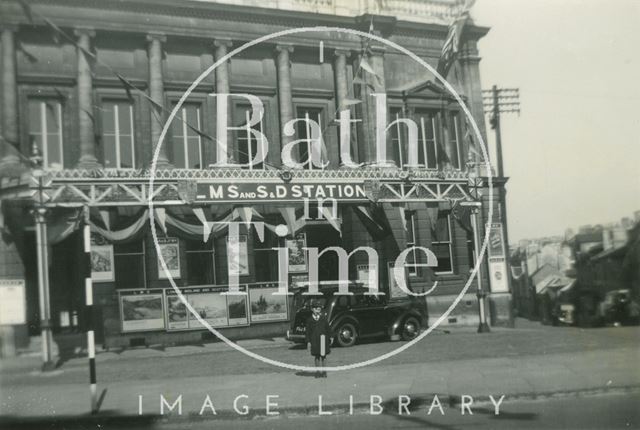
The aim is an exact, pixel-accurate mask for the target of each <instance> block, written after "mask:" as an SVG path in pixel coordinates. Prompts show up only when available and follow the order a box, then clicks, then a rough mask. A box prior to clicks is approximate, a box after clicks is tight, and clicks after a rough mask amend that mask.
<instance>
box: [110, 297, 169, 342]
mask: <svg viewBox="0 0 640 430" xmlns="http://www.w3.org/2000/svg"><path fill="white" fill-rule="evenodd" d="M118 299H119V302H120V319H121V323H122V331H123V332H125V333H126V332H132V331H148V330H162V329H164V328H165V319H164V300H163V299H164V294H163V291H162V290H147V289H141V290H120V291H118Z"/></svg>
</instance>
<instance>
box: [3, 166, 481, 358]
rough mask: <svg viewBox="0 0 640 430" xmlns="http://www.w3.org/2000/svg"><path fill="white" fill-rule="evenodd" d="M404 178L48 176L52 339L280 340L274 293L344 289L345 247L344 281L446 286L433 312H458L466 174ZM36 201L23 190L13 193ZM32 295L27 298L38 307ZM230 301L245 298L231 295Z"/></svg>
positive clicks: (16, 211) (357, 174)
mask: <svg viewBox="0 0 640 430" xmlns="http://www.w3.org/2000/svg"><path fill="white" fill-rule="evenodd" d="M407 173H408V172H407V171H401V170H398V169H358V170H347V171H341V170H331V171H275V170H274V171H263V170H260V171H250V170H245V169H228V170H223V169H220V170H207V171H198V172H193V173H188V172H185V171H177V170H173V171H158V172H157V176H156V178H155V179H154V181H153V186H152V185H151V184H150V180H149V176H148V172H146V171H139V172H130V173H128V174H125V173H124V172H118V174H117V175H115V174H114V175H113V176H109V174H108V172H107V173H105V174H104V175H103V176H101V177H99V178H91V177H81V176H80V175H79V174H78V172H77V171H76V172H75V173H74V172H73V171H60V172H50V173H49V176H48V177H47V184H48V189H47V190H46V191H42V192H46V194H47V201H46V203H45V207H46V208H47V224H48V234H47V238H48V241H49V245H50V260H51V261H50V264H49V268H50V270H49V272H50V274H51V277H50V282H51V315H52V325H53V327H54V333H55V332H56V331H58V332H60V331H78V332H81V331H84V328H85V327H86V325H87V324H92V325H93V327H94V328H95V330H96V338H97V341H98V342H100V343H102V344H103V345H104V346H105V347H107V348H119V347H129V346H136V345H153V344H164V345H168V344H183V343H201V342H203V341H207V340H213V339H215V338H216V336H215V335H214V334H213V333H211V332H210V331H209V330H208V329H206V328H205V327H204V326H203V325H202V323H201V321H200V319H201V320H205V321H206V322H207V323H208V324H209V325H210V326H211V327H213V328H215V329H216V330H219V332H220V333H222V334H223V335H225V336H226V337H228V338H231V339H242V338H253V337H261V336H284V334H285V332H286V329H287V326H288V321H289V319H290V318H291V317H292V315H291V308H292V303H290V301H291V296H289V295H285V294H273V293H277V292H280V293H282V292H283V291H288V292H293V291H295V290H296V289H298V288H303V287H307V286H308V285H309V284H320V285H326V284H332V283H337V282H338V280H339V279H341V278H344V275H343V274H342V273H341V258H343V257H344V255H343V256H341V255H340V253H339V252H335V250H336V249H337V248H339V249H343V250H344V251H345V255H347V254H348V255H347V258H348V263H347V264H348V266H347V267H348V274H347V277H348V280H349V281H350V282H357V283H363V284H365V285H366V284H371V283H372V280H375V282H374V283H376V284H377V287H378V289H379V291H380V292H383V293H385V294H388V293H389V291H390V289H391V288H392V287H393V286H394V279H393V268H394V266H395V265H397V264H401V265H403V266H404V267H405V269H406V270H405V274H406V281H407V285H408V288H410V289H411V290H413V291H416V292H423V291H427V290H429V289H431V288H432V287H433V286H434V282H435V281H438V283H439V286H438V288H437V289H436V290H435V291H434V292H433V294H434V296H433V297H439V299H434V300H431V299H430V297H431V296H428V297H427V305H428V306H429V303H430V301H432V302H433V303H440V302H441V301H442V300H445V301H447V300H448V301H449V302H450V301H451V300H450V298H452V297H454V296H455V295H457V294H458V293H459V292H460V290H461V289H462V287H463V286H464V283H465V281H466V279H467V278H468V276H469V271H470V269H471V267H472V264H473V261H474V260H473V258H474V257H473V252H474V250H473V244H474V241H473V231H472V229H471V224H472V223H471V222H470V216H471V214H470V212H471V210H470V209H471V208H473V207H474V206H473V205H477V203H475V201H476V199H475V198H474V197H475V196H474V194H473V193H474V192H475V191H474V189H473V187H470V186H469V178H468V174H467V173H466V172H461V171H451V172H448V173H446V175H445V174H443V172H430V171H426V170H421V171H415V172H411V174H410V175H408V174H407ZM33 190H34V188H29V186H28V185H26V186H22V188H21V186H20V185H17V186H16V187H15V191H16V193H17V194H15V196H18V194H20V193H22V194H23V196H24V195H27V194H29V193H31V194H33V192H32V191H33ZM18 203H20V200H14V201H13V203H12V204H5V205H4V206H5V208H4V211H5V214H6V215H8V218H11V221H9V224H12V225H13V226H14V227H15V228H16V229H19V230H25V226H24V225H23V226H21V228H20V225H19V224H20V223H21V222H22V221H21V220H25V219H29V218H30V217H29V216H28V213H27V211H28V206H29V205H27V204H21V205H18ZM150 203H151V204H150ZM11 208H13V209H11ZM10 209H11V210H10ZM86 210H88V213H89V216H88V217H87V218H83V216H82V214H83V213H84V211H86ZM85 219H86V221H84V220H85ZM84 222H88V223H89V225H90V230H91V262H90V264H91V278H92V281H93V302H94V304H95V305H96V306H95V307H96V310H95V311H94V313H93V317H92V318H93V321H90V322H89V321H85V317H84V315H83V303H84V302H85V299H84V297H83V292H84V287H83V282H84V279H83V277H82V276H81V275H79V273H80V274H81V273H82V268H81V267H75V266H78V265H81V264H82V261H83V260H82V234H81V230H82V229H81V228H80V227H81V225H82V224H83V223H84ZM151 222H153V226H152V225H151ZM152 227H153V228H152ZM26 230H27V231H28V230H29V226H26ZM153 231H155V235H156V237H157V243H155V242H156V241H154V237H153V236H154V234H153ZM478 233H480V232H478ZM26 240H27V241H29V240H32V239H29V238H27V239H26ZM419 246H421V247H426V248H429V249H430V250H432V251H433V253H434V255H435V256H436V257H437V259H438V266H437V267H426V264H425V263H426V262H427V255H425V254H424V253H423V252H420V251H419V250H417V249H413V248H412V247H419ZM29 248H30V245H28V246H25V249H29ZM363 248H367V249H369V250H371V252H365V251H364V250H363ZM407 248H412V250H411V251H410V252H408V253H406V255H405V256H404V257H403V259H402V261H400V263H399V260H398V257H399V255H400V254H401V252H402V251H404V250H406V249H407ZM310 249H313V250H314V251H312V252H311V253H310V252H309V250H310ZM159 254H160V255H161V256H162V259H160V258H159ZM311 257H312V258H313V259H315V258H317V264H314V263H313V262H312V261H310V258H311ZM25 261H29V260H28V259H25ZM27 264H29V263H27ZM74 265H75V266H74ZM74 267H75V268H74ZM27 269H28V268H27ZM172 283H173V284H174V285H175V288H174V285H172ZM33 287H34V286H33V285H32V286H31V288H30V289H29V288H28V292H27V294H28V295H29V294H31V295H32V296H35V297H37V292H36V291H35V290H34V288H33ZM176 288H177V289H179V290H180V292H181V293H182V296H183V297H184V299H186V301H187V302H188V303H189V305H190V307H191V308H192V309H193V310H194V311H195V312H197V313H198V315H199V317H200V319H199V318H197V317H196V316H195V315H194V314H193V313H192V312H191V310H189V309H187V306H185V304H184V302H183V301H182V300H181V298H180V297H179V296H178V294H177V292H176ZM32 290H33V291H32ZM231 290H233V291H234V292H236V293H240V294H225V293H228V292H230V291H231ZM470 293H471V291H470ZM436 307H437V306H436ZM434 309H435V308H434ZM470 311H472V312H473V313H474V314H475V313H477V306H474V307H473V309H472V310H471V309H470ZM434 312H436V313H437V311H436V310H434ZM34 314H36V313H35V312H34ZM37 323H38V322H37V321H36V320H35V319H34V321H33V325H37Z"/></svg>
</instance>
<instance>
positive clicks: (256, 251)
mask: <svg viewBox="0 0 640 430" xmlns="http://www.w3.org/2000/svg"><path fill="white" fill-rule="evenodd" d="M274 221H275V220H274ZM267 222H271V221H267ZM275 224H277V222H275ZM251 230H252V231H253V255H254V265H255V269H256V270H255V272H256V282H277V281H278V278H279V275H278V251H275V250H273V249H271V248H278V247H281V246H282V243H279V242H280V240H279V239H278V236H276V234H275V233H273V232H272V231H271V230H268V229H266V228H265V229H264V237H263V239H264V241H261V240H260V236H259V235H258V232H257V231H256V229H255V228H251Z"/></svg>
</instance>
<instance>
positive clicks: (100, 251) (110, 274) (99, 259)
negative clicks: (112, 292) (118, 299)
mask: <svg viewBox="0 0 640 430" xmlns="http://www.w3.org/2000/svg"><path fill="white" fill-rule="evenodd" d="M113 261H114V258H113V245H112V244H110V243H109V242H107V240H106V239H105V238H104V237H102V236H100V235H99V234H95V233H93V234H91V279H92V280H93V281H94V282H113V281H114V280H115V275H114V268H113Z"/></svg>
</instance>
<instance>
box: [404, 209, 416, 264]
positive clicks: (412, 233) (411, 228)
mask: <svg viewBox="0 0 640 430" xmlns="http://www.w3.org/2000/svg"><path fill="white" fill-rule="evenodd" d="M404 216H405V222H406V223H407V248H411V247H412V246H417V245H418V235H417V233H416V213H415V211H405V212H404ZM417 264H418V257H417V255H416V250H415V249H414V250H412V251H411V252H410V253H409V255H408V256H407V263H406V267H407V269H408V271H409V276H418V266H417Z"/></svg>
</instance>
